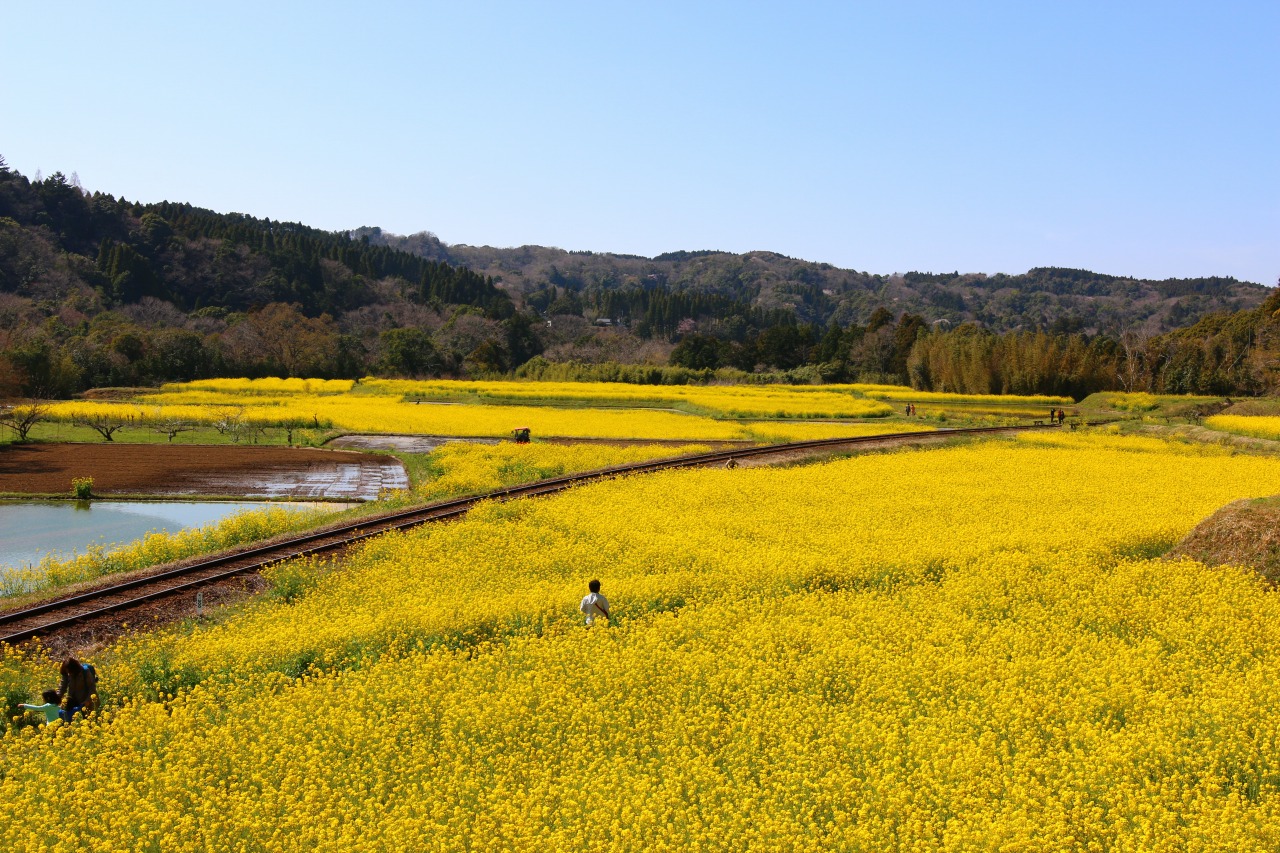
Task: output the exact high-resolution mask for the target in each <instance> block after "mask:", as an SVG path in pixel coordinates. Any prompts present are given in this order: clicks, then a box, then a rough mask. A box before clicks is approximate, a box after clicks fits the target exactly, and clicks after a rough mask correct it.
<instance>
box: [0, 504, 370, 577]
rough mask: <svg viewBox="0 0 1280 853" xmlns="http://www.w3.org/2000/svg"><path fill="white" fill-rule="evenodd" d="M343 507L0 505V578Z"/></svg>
mask: <svg viewBox="0 0 1280 853" xmlns="http://www.w3.org/2000/svg"><path fill="white" fill-rule="evenodd" d="M265 506H278V507H284V508H287V509H294V508H298V509H301V508H308V509H310V508H314V507H317V506H325V507H333V508H334V509H335V510H337V509H342V508H344V507H345V506H347V504H315V503H278V504H267V503H265V502H258V501H243V502H231V501H207V502H197V501H189V502H183V501H165V502H160V501H155V502H152V501H146V502H143V501H136V502H135V501H93V502H92V503H90V502H87V501H80V502H76V501H32V502H30V503H26V502H23V503H0V573H3V572H4V568H5V567H6V566H21V565H23V564H30V563H38V562H39V561H40V559H41V558H43V557H44V556H45V555H46V554H49V553H56V554H58V555H59V556H64V557H67V556H71V554H72V553H83V552H84V550H85V549H86V548H87V547H88V546H90V545H109V544H115V543H127V542H131V541H133V540H135V539H140V538H142V537H143V536H145V535H146V534H148V533H150V532H151V531H154V530H167V531H169V532H171V533H172V532H176V531H178V530H181V529H183V528H186V527H200V526H202V525H205V524H208V523H210V522H213V521H218V520H220V519H222V518H225V517H227V516H229V515H232V514H234V513H237V512H240V511H242V510H247V509H260V508H262V507H265Z"/></svg>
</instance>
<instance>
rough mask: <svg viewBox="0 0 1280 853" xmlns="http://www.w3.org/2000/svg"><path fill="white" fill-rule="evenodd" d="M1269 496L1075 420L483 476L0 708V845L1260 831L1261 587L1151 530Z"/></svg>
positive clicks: (1174, 527) (0, 662) (1277, 663)
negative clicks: (591, 610) (830, 457)
mask: <svg viewBox="0 0 1280 853" xmlns="http://www.w3.org/2000/svg"><path fill="white" fill-rule="evenodd" d="M1278 491H1280V461H1277V460H1274V459H1268V458H1259V457H1250V456H1231V455H1228V454H1225V453H1222V452H1221V451H1218V450H1216V449H1212V450H1210V451H1206V452H1193V451H1192V450H1190V449H1188V448H1187V447H1185V446H1182V445H1167V444H1165V443H1163V442H1159V441H1153V440H1142V441H1134V440H1131V439H1126V438H1124V437H1121V436H1107V437H1103V438H1101V439H1091V438H1089V437H1087V436H1080V435H1078V434H1077V435H1053V436H1047V435H1036V436H1034V437H1028V438H1027V439H1026V440H1021V441H996V442H990V443H986V444H983V445H975V446H967V447H953V448H948V449H939V450H930V451H914V452H903V453H895V454H889V455H877V456H865V457H859V458H854V459H850V460H846V461H841V462H835V463H830V464H825V465H820V466H811V467H805V468H796V469H783V470H773V469H738V470H735V471H726V470H703V471H691V472H671V473H665V474H659V475H650V476H643V477H632V478H627V479H623V480H618V481H611V482H607V483H599V484H594V485H591V486H587V487H583V488H581V489H577V490H574V491H573V492H570V493H568V494H565V495H562V496H559V497H556V498H552V499H543V500H536V501H521V502H515V503H509V504H494V505H490V506H488V507H486V508H483V509H481V510H479V511H477V512H476V513H475V514H473V516H471V517H470V518H468V519H466V520H464V521H462V522H459V523H455V524H449V525H443V526H438V527H433V528H431V529H420V530H417V531H414V532H411V533H408V534H404V535H393V536H387V537H382V538H380V539H378V540H375V541H373V542H372V543H370V544H369V546H368V547H366V548H364V549H363V550H362V551H361V552H360V553H358V554H357V555H355V556H354V557H353V558H352V559H351V560H350V561H349V562H348V564H347V565H346V567H345V569H344V570H343V571H339V572H336V573H329V574H322V575H318V576H316V579H315V580H314V582H313V584H312V585H311V587H310V588H309V589H306V590H303V591H301V592H300V593H299V594H298V595H297V596H296V597H294V598H293V599H292V600H291V601H285V600H282V599H276V600H271V601H264V602H263V603H261V604H260V605H259V606H256V607H253V608H249V609H247V610H245V611H243V612H241V613H239V614H237V615H235V616H233V617H231V618H229V619H227V620H225V621H223V622H222V623H219V624H214V625H209V626H205V627H193V628H191V629H185V630H178V631H166V632H162V633H158V634H151V635H146V634H144V635H139V636H138V637H136V638H135V639H133V640H130V641H128V642H126V643H123V644H121V645H119V646H118V647H116V648H115V649H114V650H112V651H111V652H110V653H108V654H104V655H102V656H100V657H99V659H98V663H99V670H100V672H101V673H102V675H103V685H104V691H105V692H107V693H108V694H109V695H108V699H109V701H108V705H109V706H110V707H111V709H112V710H111V711H110V712H109V713H108V714H104V715H102V717H100V718H99V719H94V720H90V721H87V722H79V723H76V724H74V725H73V726H71V727H61V726H55V727H53V729H54V730H53V731H50V730H49V729H47V728H46V729H33V728H24V729H22V730H21V731H20V732H17V733H11V734H9V735H7V736H6V737H4V739H3V740H0V756H2V757H3V763H2V764H0V766H3V768H4V772H3V775H2V776H0V841H2V842H4V843H5V844H6V845H7V846H8V847H10V848H13V849H32V848H39V849H46V848H48V847H57V846H60V845H61V846H65V847H67V848H68V849H70V848H73V847H76V846H81V847H82V846H85V845H86V844H91V845H95V844H96V845H98V846H111V847H118V848H128V849H155V850H203V849H209V848H218V849H245V850H251V849H252V850H260V849H265V850H275V849H297V848H299V847H304V846H305V847H308V848H315V849H319V850H349V849H366V848H370V847H374V848H379V847H380V848H392V847H395V848H401V847H412V848H415V849H418V848H421V849H429V850H466V849H501V850H576V849H581V850H591V849H618V850H688V849H732V850H740V849H742V850H750V849H754V850H830V849H864V850H992V849H1009V850H1017V849H1022V850H1041V849H1062V850H1184V849H1200V850H1240V849H1275V848H1276V846H1277V845H1280V600H1278V599H1277V596H1276V594H1275V593H1273V592H1272V591H1270V590H1268V589H1266V588H1265V587H1264V586H1263V585H1262V584H1261V583H1260V582H1259V581H1258V580H1256V579H1255V578H1254V577H1253V576H1252V575H1251V574H1250V573H1248V572H1247V571H1242V570H1239V569H1235V568H1230V567H1223V568H1206V567H1203V566H1200V565H1197V564H1194V563H1187V562H1181V563H1167V562H1163V561H1160V560H1157V559H1152V557H1153V556H1154V555H1156V554H1158V553H1160V552H1162V551H1163V550H1164V549H1165V548H1167V547H1168V546H1169V545H1170V544H1171V543H1172V542H1173V541H1175V540H1176V539H1177V538H1178V537H1180V536H1181V535H1182V534H1183V533H1185V532H1186V530H1187V529H1189V528H1190V527H1191V526H1192V525H1193V524H1194V523H1195V522H1196V521H1197V520H1199V519H1200V518H1202V517H1204V516H1205V515H1207V514H1208V513H1210V512H1211V511H1212V510H1213V509H1215V508H1216V507H1218V506H1220V505H1222V504H1223V503H1226V502H1227V501H1229V500H1232V499H1235V498H1239V497H1245V496H1256V495H1265V494H1272V493H1275V492H1278ZM306 568H307V567H306V566H301V567H297V570H299V571H305V570H306ZM589 577H599V578H601V579H602V580H603V581H604V592H605V593H606V594H607V595H608V596H609V597H610V600H611V602H612V603H613V609H614V613H615V617H616V618H615V624H614V625H613V626H612V627H608V628H606V627H604V626H596V627H594V628H592V629H590V630H587V629H584V628H583V627H582V626H581V624H580V622H579V619H578V617H577V614H576V612H575V605H576V602H577V599H578V598H579V597H580V596H581V595H582V594H583V592H584V591H585V589H584V587H585V580H586V579H587V578H589ZM25 666H27V664H25V663H23V662H14V661H13V660H12V659H11V658H10V657H7V656H5V657H0V676H2V675H3V673H4V672H5V671H11V672H16V671H18V670H20V669H22V668H23V667H25ZM2 680H3V679H0V681H2ZM11 682H12V679H11ZM184 685H185V686H184ZM178 688H181V689H178ZM175 689H178V695H177V696H176V698H169V699H167V700H165V701H154V700H153V699H152V698H148V697H153V696H155V695H157V694H167V693H168V692H170V691H173V690H175ZM121 699H124V702H123V704H121V703H120V700H121ZM86 768H92V769H91V770H89V771H86ZM68 815H75V819H74V820H68V819H67V816H68Z"/></svg>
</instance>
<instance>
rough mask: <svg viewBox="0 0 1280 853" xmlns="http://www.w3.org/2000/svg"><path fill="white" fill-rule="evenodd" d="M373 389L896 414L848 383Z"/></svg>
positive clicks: (370, 386)
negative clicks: (818, 384) (851, 388)
mask: <svg viewBox="0 0 1280 853" xmlns="http://www.w3.org/2000/svg"><path fill="white" fill-rule="evenodd" d="M362 387H363V388H364V389H366V390H368V391H370V392H373V393H387V394H399V395H412V396H414V397H420V398H423V399H431V398H436V399H443V400H449V399H456V398H458V397H460V396H464V395H465V396H471V395H474V396H475V397H477V398H479V399H480V400H504V401H505V400H515V401H528V402H535V401H539V400H543V401H557V402H560V401H573V402H580V403H595V404H608V405H626V406H671V405H683V406H687V407H690V408H694V409H697V410H700V411H702V412H705V413H709V414H713V415H718V416H723V417H734V418H753V417H754V418H761V417H767V418H797V417H799V418H867V417H871V418H875V417H884V416H885V415H888V414H891V413H892V411H893V410H892V409H891V408H890V407H889V406H888V405H887V404H885V403H882V402H879V401H877V400H869V399H866V398H865V397H863V396H862V395H861V394H857V393H855V392H853V391H851V390H850V389H849V388H848V387H847V386H834V385H823V386H812V385H634V384H629V383H623V382H462V381H450V380H436V381H421V382H411V381H404V380H389V379H368V380H365V382H364V383H363V385H362Z"/></svg>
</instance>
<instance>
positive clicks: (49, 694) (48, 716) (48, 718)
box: [18, 690, 62, 723]
mask: <svg viewBox="0 0 1280 853" xmlns="http://www.w3.org/2000/svg"><path fill="white" fill-rule="evenodd" d="M40 698H42V699H44V704H43V705H28V704H26V703H25V702H24V703H22V704H20V705H19V706H18V707H19V708H21V709H23V710H24V711H34V712H35V713H37V714H44V721H45V723H52V722H53V721H54V720H56V719H58V717H59V716H61V715H62V708H61V707H60V706H59V705H58V691H56V690H46V691H45V692H44V693H43V694H42V695H41V697H40Z"/></svg>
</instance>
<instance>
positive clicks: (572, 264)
mask: <svg viewBox="0 0 1280 853" xmlns="http://www.w3.org/2000/svg"><path fill="white" fill-rule="evenodd" d="M352 233H353V235H355V236H359V237H361V238H365V237H367V238H368V239H369V241H370V243H372V244H376V245H382V246H388V247H394V248H397V249H402V250H404V251H407V252H412V253H414V254H417V255H420V256H422V257H424V258H430V259H432V260H437V261H442V262H448V263H453V264H459V265H463V266H467V267H469V268H471V269H473V270H475V271H477V272H480V273H482V274H484V275H485V276H487V277H490V278H492V279H493V280H494V281H495V282H496V283H497V284H498V285H499V286H500V287H502V288H504V289H505V290H507V291H508V292H509V293H511V294H512V296H513V297H514V298H518V299H523V300H524V301H525V302H526V303H527V304H528V305H530V307H532V308H534V309H535V310H538V311H540V312H542V313H544V314H546V313H550V314H566V315H568V314H581V315H583V316H586V317H587V318H588V319H596V318H604V319H608V320H611V321H619V320H621V321H623V322H624V323H627V324H628V325H630V326H631V327H632V328H636V329H639V330H640V332H641V333H642V334H643V333H645V332H649V331H652V332H654V333H657V334H666V335H669V334H671V333H672V332H674V331H675V330H674V329H670V328H667V326H668V325H670V324H671V322H672V321H673V320H674V322H675V323H677V324H678V323H679V322H680V321H681V320H684V319H687V318H688V316H689V314H688V312H680V311H677V312H675V313H677V314H681V313H684V314H685V315H686V316H678V317H675V316H664V315H663V314H662V313H661V312H660V311H650V310H649V308H650V306H651V305H653V304H659V305H660V304H661V303H662V302H664V301H670V300H671V299H676V300H677V301H678V300H679V299H680V298H681V297H683V298H684V299H685V300H688V301H690V302H692V301H693V300H694V299H700V300H703V301H704V303H706V304H711V301H712V300H719V302H720V304H721V307H722V309H723V310H724V311H725V312H727V313H730V314H734V313H736V314H742V313H745V312H746V311H750V310H754V311H757V312H763V313H768V312H773V311H785V312H787V313H788V314H789V315H790V316H792V317H794V318H795V321H796V322H798V323H802V324H809V323H817V324H819V325H821V326H823V327H825V326H828V325H830V324H832V323H836V324H839V325H842V326H848V325H851V324H855V323H866V322H867V320H868V319H869V318H870V317H871V315H872V314H873V313H874V312H875V311H876V309H878V308H886V309H888V310H890V311H892V312H894V313H895V314H901V313H904V312H905V313H911V314H916V315H919V316H921V317H923V318H924V320H925V322H926V323H930V324H933V323H939V321H941V322H940V325H942V326H958V325H961V324H963V323H976V324H979V325H981V326H983V327H984V328H987V329H990V330H991V331H994V332H1005V331H1015V330H1034V329H1050V330H1052V331H1055V332H1084V333H1086V334H1099V333H1102V334H1110V335H1119V334H1121V333H1122V332H1124V331H1127V330H1131V329H1137V328H1141V329H1143V330H1144V331H1146V332H1148V333H1161V332H1167V331H1170V330H1173V329H1176V328H1181V327H1183V326H1187V325H1191V324H1193V323H1195V322H1197V321H1198V320H1200V319H1201V318H1203V317H1205V316H1208V315H1210V314H1214V313H1219V312H1224V311H1225V312H1231V311H1240V310H1244V309H1249V308H1253V307H1256V306H1257V305H1259V304H1260V303H1261V302H1262V300H1263V299H1265V298H1266V296H1267V293H1268V292H1269V291H1268V288H1266V287H1263V286H1262V285H1260V284H1254V283H1252V282H1242V281H1237V280H1236V279H1234V278H1226V277H1211V278H1188V279H1166V280H1161V281H1153V280H1146V279H1135V278H1128V277H1124V276H1115V275H1106V274H1102V273H1095V272H1089V271H1088V270H1075V269H1062V268H1056V267H1039V268H1035V269H1032V270H1029V271H1027V272H1025V273H1022V274H1019V275H1007V274H1004V273H996V274H992V275H987V274H984V273H967V274H966V273H959V272H952V273H943V274H935V273H921V272H907V273H902V274H899V273H893V274H873V273H869V272H859V271H857V270H848V269H840V268H839V267H835V266H832V265H831V264H825V263H817V262H813V261H805V260H798V259H796V258H789V257H786V256H784V255H779V254H776V253H774V252H765V251H759V252H748V253H745V254H731V253H728V252H717V251H680V252H670V253H667V254H662V255H658V256H656V257H653V258H643V257H638V256H635V255H619V254H610V253H607V252H568V251H565V250H563V249H556V248H548V247H544V246H521V247H519V248H512V249H495V248H492V247H488V246H467V245H452V246H451V245H446V244H445V243H443V242H442V241H440V240H439V238H437V237H436V236H435V235H433V234H430V233H420V234H414V235H411V236H407V237H405V236H397V235H392V234H388V233H386V232H384V231H382V230H381V229H378V228H361V229H357V230H356V231H354V232H352ZM731 303H732V304H731ZM715 313H716V312H714V311H712V312H710V313H706V312H704V315H703V317H702V319H703V320H705V321H707V323H704V328H702V329H701V330H702V331H707V332H715V331H716V329H715V322H716V320H717V319H720V318H718V317H716V316H715ZM708 324H709V325H708Z"/></svg>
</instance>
